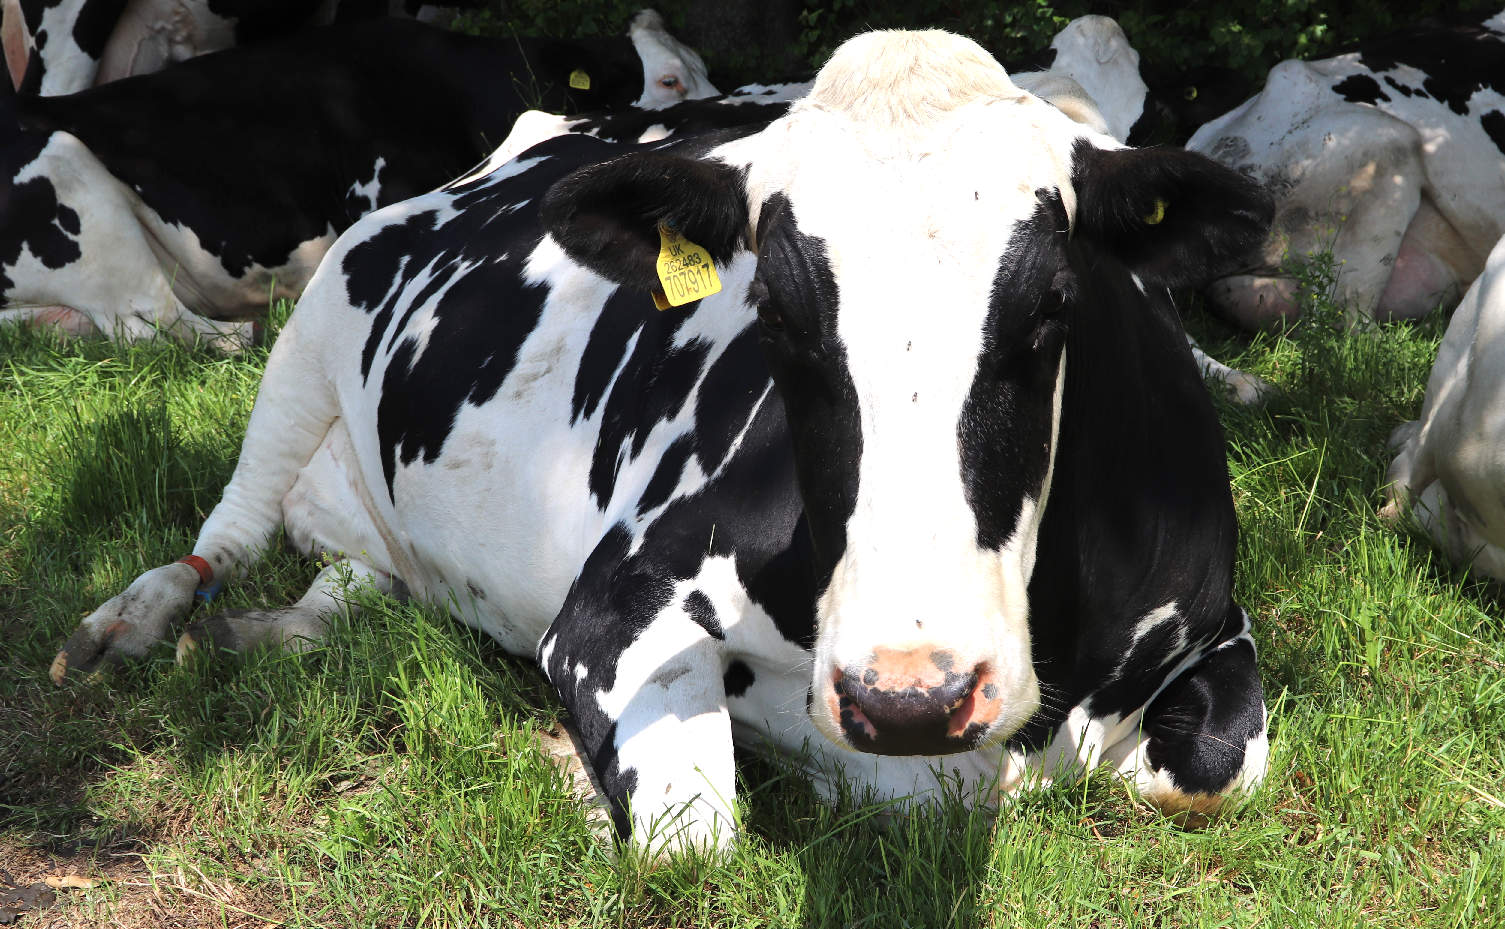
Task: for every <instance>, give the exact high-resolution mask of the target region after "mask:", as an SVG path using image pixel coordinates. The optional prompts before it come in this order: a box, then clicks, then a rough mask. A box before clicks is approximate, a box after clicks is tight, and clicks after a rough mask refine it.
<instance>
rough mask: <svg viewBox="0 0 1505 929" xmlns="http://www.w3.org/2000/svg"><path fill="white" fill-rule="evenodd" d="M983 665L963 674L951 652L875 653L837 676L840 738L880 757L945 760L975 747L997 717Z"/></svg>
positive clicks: (994, 693) (993, 688)
mask: <svg viewBox="0 0 1505 929" xmlns="http://www.w3.org/2000/svg"><path fill="white" fill-rule="evenodd" d="M990 678H991V674H990V673H989V667H988V664H987V663H986V662H979V663H978V664H976V665H975V666H973V667H972V668H971V669H969V670H962V669H961V668H960V667H959V666H958V663H957V661H956V656H955V654H954V653H952V652H950V651H949V650H946V649H933V648H922V649H912V650H904V651H895V650H886V649H878V650H876V651H875V652H874V653H873V655H872V656H870V658H869V660H868V661H867V662H866V663H865V664H864V665H860V666H849V667H847V668H845V669H837V670H835V671H834V672H833V673H832V680H831V683H832V685H833V687H834V689H835V691H836V697H837V711H838V714H839V718H840V723H841V729H842V732H843V733H844V734H845V735H846V737H847V739H848V741H849V742H850V743H851V744H852V746H853V747H854V748H857V749H860V750H862V751H867V752H875V753H877V754H882V755H944V754H948V753H950V752H959V751H965V750H967V749H970V748H975V747H976V746H977V743H978V741H979V739H980V738H981V737H982V735H983V734H984V733H985V732H986V731H987V730H988V729H989V727H990V726H991V724H992V723H993V721H994V720H996V719H997V718H998V716H999V713H1000V711H1001V710H1002V707H1001V706H1000V705H998V704H999V701H998V700H997V699H996V696H997V691H998V689H997V687H996V686H994V685H993V684H992V682H991V680H990Z"/></svg>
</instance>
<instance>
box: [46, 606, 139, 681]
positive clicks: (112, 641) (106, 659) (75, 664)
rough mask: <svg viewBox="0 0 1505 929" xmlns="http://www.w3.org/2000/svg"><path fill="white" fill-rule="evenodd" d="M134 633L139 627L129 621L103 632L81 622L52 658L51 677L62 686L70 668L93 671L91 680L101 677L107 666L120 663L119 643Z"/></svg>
mask: <svg viewBox="0 0 1505 929" xmlns="http://www.w3.org/2000/svg"><path fill="white" fill-rule="evenodd" d="M133 632H135V629H133V628H132V627H131V624H130V623H128V622H126V621H125V620H117V621H115V622H114V623H111V624H110V625H109V626H107V627H105V629H104V630H103V632H100V633H96V632H95V627H93V626H90V625H87V624H83V625H80V626H79V627H78V628H77V629H76V630H74V632H73V635H71V636H69V637H68V641H67V642H65V643H64V644H63V647H62V648H61V649H60V650H59V651H58V653H57V656H56V657H54V658H53V659H52V664H51V665H50V666H48V668H47V676H48V677H49V678H51V679H52V683H54V684H56V685H57V686H59V687H61V686H62V685H63V682H64V681H65V680H66V679H67V677H68V671H69V669H72V670H74V671H82V672H86V673H87V672H93V673H92V674H91V679H97V678H98V677H100V676H101V673H102V672H103V670H104V668H105V666H108V665H112V664H118V663H119V662H120V660H121V654H120V652H118V651H117V650H116V649H115V646H116V644H117V643H119V642H121V641H122V640H124V639H127V638H129V637H130V635H131V634H132V633H133Z"/></svg>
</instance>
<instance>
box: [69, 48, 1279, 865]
mask: <svg viewBox="0 0 1505 929" xmlns="http://www.w3.org/2000/svg"><path fill="white" fill-rule="evenodd" d="M1269 212H1270V206H1269V203H1268V200H1267V199H1266V198H1265V196H1264V194H1263V193H1262V192H1261V191H1260V190H1259V188H1258V187H1257V186H1256V185H1254V184H1253V183H1252V182H1250V181H1247V180H1246V179H1244V178H1242V177H1240V176H1238V175H1237V174H1235V173H1233V172H1231V171H1228V170H1227V169H1224V168H1222V167H1220V166H1218V165H1215V164H1213V163H1212V162H1210V161H1208V160H1206V159H1204V158H1202V157H1201V156H1197V155H1192V154H1189V153H1186V152H1181V151H1175V150H1134V149H1126V148H1122V147H1120V146H1119V144H1118V143H1117V142H1115V141H1114V140H1113V139H1111V138H1110V137H1107V136H1104V135H1101V134H1098V133H1095V132H1092V131H1091V130H1088V129H1086V128H1084V127H1083V126H1081V125H1080V124H1078V123H1075V122H1072V121H1071V120H1069V119H1067V118H1066V117H1065V116H1063V115H1062V114H1061V113H1060V112H1059V111H1057V110H1055V109H1053V108H1052V107H1050V106H1048V105H1046V104H1045V103H1043V102H1041V101H1040V100H1038V99H1037V98H1035V97H1033V96H1031V95H1029V94H1026V93H1024V92H1022V91H1020V90H1019V89H1018V88H1016V87H1015V86H1014V85H1013V84H1012V83H1011V82H1010V80H1009V79H1008V76H1007V75H1006V74H1005V73H1004V71H1003V69H1002V68H1001V67H999V66H998V64H997V63H996V62H994V61H993V59H992V58H991V57H990V56H988V54H987V53H986V52H985V51H984V50H983V49H981V48H980V47H978V46H977V45H976V44H974V43H972V42H970V41H969V40H966V39H963V38H960V37H958V36H953V35H950V34H948V33H944V32H936V31H932V32H919V33H906V32H876V33H869V34H867V35H863V36H859V37H857V38H854V39H852V40H850V41H848V42H847V43H846V44H844V45H843V46H842V47H841V48H840V49H838V51H837V52H836V54H835V56H834V57H833V58H832V59H831V61H830V62H829V63H828V64H827V65H826V67H825V68H824V69H822V71H821V72H820V74H819V75H818V77H817V80H816V83H815V87H814V89H813V90H812V91H811V93H810V94H809V95H808V96H807V97H806V98H804V99H803V100H801V101H799V102H798V103H796V104H795V105H794V106H793V107H792V108H791V109H790V111H789V113H788V115H786V116H784V117H782V118H780V119H778V120H775V121H774V122H772V123H771V124H769V125H767V126H766V127H762V128H757V127H751V128H745V129H742V130H732V131H727V132H724V133H719V134H714V135H709V136H701V137H696V138H690V139H684V140H670V141H667V142H663V143H657V144H653V145H648V146H623V145H614V144H610V143H605V142H602V141H600V140H597V139H593V138H590V137H586V136H581V135H567V136H563V137H560V138H557V139H553V140H550V141H548V142H546V143H544V144H542V145H540V146H538V147H536V148H534V149H532V150H530V151H528V152H525V153H524V154H523V156H522V157H520V158H518V159H517V160H515V161H512V162H509V163H507V164H505V165H502V166H500V167H498V168H497V169H496V170H494V171H492V172H491V173H489V174H487V175H485V176H481V177H475V178H471V179H466V180H463V181H461V182H457V183H455V184H452V185H450V186H449V187H447V188H445V189H443V190H440V191H437V192H435V193H432V194H429V195H427V196H423V197H418V198H416V199H413V200H410V201H408V202H406V203H403V204H399V205H396V206H393V207H390V208H387V209H385V210H382V211H380V212H378V213H375V214H373V215H371V216H368V217H367V218H365V219H364V220H362V221H361V222H360V223H359V224H358V225H357V226H356V227H354V228H353V229H352V230H350V231H349V232H348V233H347V234H346V235H345V236H343V237H342V238H341V240H340V241H339V243H337V245H336V246H335V248H334V249H333V250H332V251H331V252H330V254H329V255H328V257H327V258H326V259H325V261H324V263H323V264H322V265H321V266H320V269H319V272H318V273H317V274H316V275H315V277H314V280H313V281H312V282H311V283H310V285H309V288H308V290H307V292H306V293H305V294H304V296H303V299H302V301H301V302H300V304H299V307H298V309H297V311H296V312H295V313H294V314H293V316H292V318H291V321H290V322H289V324H288V325H287V327H286V328H285V329H284V330H283V332H282V335H281V336H280V338H279V340H278V342H277V344H276V346H275V347H274V349H273V352H272V357H271V359H270V361H269V363H268V366H267V370H266V374H265V377H264V379H263V382H262V387H261V393H260V395H259V397H258V398H257V401H256V407H255V410H254V412H253V413H252V416H251V423H250V427H249V430H248V432H247V435H246V440H245V444H244V446H243V448H242V451H241V457H240V461H239V463H238V464H237V467H236V470H235V475H234V477H233V479H232V480H231V482H230V485H229V486H228V487H227V488H226V490H225V494H224V497H223V498H222V500H221V501H220V503H219V504H218V505H217V506H216V508H215V509H214V511H213V513H212V514H211V515H210V517H209V519H208V521H207V522H206V523H205V525H204V527H203V529H202V530H201V532H200V535H199V537H198V541H197V543H196V544H195V546H194V552H193V554H192V555H191V556H188V557H187V558H185V559H184V561H182V562H178V563H174V564H169V565H165V566H162V567H158V568H155V569H152V570H150V571H147V572H146V573H145V574H143V575H141V577H140V578H139V579H137V580H136V581H135V582H133V583H132V584H131V586H130V587H129V589H127V590H126V591H125V592H124V593H122V594H121V595H119V596H118V597H116V598H114V599H113V600H110V601H109V602H107V603H105V604H104V605H103V606H101V607H100V608H99V609H98V610H97V611H96V612H94V613H93V614H91V615H90V616H88V617H87V618H85V619H84V620H83V622H82V624H81V625H80V626H79V628H78V630H77V631H76V632H75V633H74V634H73V636H72V637H71V638H70V639H69V640H68V642H67V643H66V644H65V645H64V646H63V649H62V650H61V652H60V653H59V654H58V656H57V658H56V660H55V661H54V663H53V667H52V674H53V678H54V680H57V681H59V682H61V681H63V679H64V677H65V675H66V673H67V671H68V670H69V669H89V668H92V667H94V666H96V665H97V664H99V663H100V662H101V661H113V660H117V659H119V658H121V657H122V656H127V655H140V654H143V653H145V652H146V651H147V650H148V649H149V648H151V647H152V646H153V645H154V644H155V643H157V642H159V641H161V640H162V639H163V638H164V637H165V636H166V634H167V632H168V630H169V627H170V625H171V624H172V623H173V622H174V621H176V620H177V619H179V618H181V617H182V616H184V615H185V614H186V613H187V612H188V610H189V608H190V607H191V605H192V604H193V602H194V598H195V592H196V591H198V590H205V591H208V590H211V589H212V588H213V586H214V585H217V584H219V583H220V582H221V581H223V580H229V579H232V578H234V577H236V576H238V575H241V574H243V573H245V572H246V571H248V570H250V568H251V567H252V565H253V563H254V561H255V559H256V557H257V553H259V552H260V551H261V550H262V549H263V548H264V547H265V546H266V545H267V544H268V543H269V541H270V540H271V539H272V538H273V536H274V534H275V532H276V531H277V529H278V527H279V526H283V527H285V528H286V531H287V533H288V537H289V538H290V539H291V540H292V541H293V543H294V544H295V545H296V546H297V547H298V548H300V549H302V550H304V551H309V552H319V551H323V552H332V553H343V554H344V555H345V556H346V558H347V561H345V562H343V563H342V565H336V566H332V567H330V568H329V569H328V570H326V571H324V572H323V573H322V574H320V575H319V577H318V579H317V580H316V581H315V583H314V584H313V586H312V588H311V589H310V590H309V592H308V593H307V595H306V596H305V597H304V598H303V599H302V600H301V601H300V602H299V603H298V604H297V605H295V606H293V607H290V608H287V609H281V610H272V611H268V612H255V613H250V614H239V615H231V614H224V615H220V616H215V617H211V618H209V619H207V620H205V621H202V622H200V623H197V624H195V625H193V626H191V627H190V628H189V630H188V631H187V632H186V633H185V635H184V637H183V638H182V639H181V640H180V642H179V649H180V655H181V654H183V653H185V652H188V651H191V650H193V649H194V648H196V647H198V646H199V645H200V643H202V642H204V641H206V640H211V641H213V642H214V643H216V644H217V645H221V646H229V647H233V648H237V649H243V648H249V647H252V646H255V645H258V644H261V643H282V644H284V645H297V644H298V643H300V642H302V641H304V640H317V639H318V638H319V637H320V636H321V635H322V633H323V630H324V626H325V621H326V619H327V617H328V616H329V615H330V614H331V613H333V612H334V611H335V610H337V609H340V606H339V592H338V591H339V580H338V579H339V577H340V576H341V575H342V574H344V575H347V576H353V577H355V578H358V579H362V580H366V581H369V582H371V583H372V584H375V585H376V586H377V587H379V588H384V589H385V588H391V587H392V586H393V585H395V584H396V582H397V581H399V580H400V581H401V582H402V583H403V584H404V585H405V586H406V587H407V589H409V590H410V591H412V592H413V593H414V594H415V595H417V596H420V597H423V598H426V599H429V600H432V601H433V602H436V603H445V604H448V605H449V607H450V609H451V610H452V612H453V613H454V615H455V616H456V617H457V618H459V619H460V620H461V621H462V622H465V623H467V624H469V625H472V626H474V627H476V628H477V629H480V630H483V631H485V632H487V633H488V634H490V635H492V636H494V637H495V638H496V639H497V640H498V641H499V642H500V643H502V645H503V646H504V647H506V648H507V649H508V650H509V651H512V652H514V653H516V654H520V655H529V656H536V657H537V660H538V661H539V662H540V664H541V665H542V667H543V669H544V671H545V673H546V674H547V676H548V677H549V679H550V680H551V681H552V682H553V684H554V686H555V687H556V688H557V689H558V692H559V695H560V698H561V699H562V701H563V702H564V704H565V706H566V707H568V709H569V711H570V714H571V716H572V717H573V719H574V722H575V724H576V725H577V726H578V729H579V735H580V737H581V741H582V743H583V745H584V746H585V748H586V750H587V754H588V756H589V760H590V762H591V763H592V765H593V766H594V768H595V770H596V772H597V774H598V775H600V779H601V782H602V784H603V786H604V790H605V792H606V794H607V796H608V798H609V800H610V801H611V804H612V808H613V810H614V817H615V822H616V825H617V828H618V830H619V832H620V834H621V835H622V836H624V837H628V836H630V837H631V838H632V839H633V840H635V841H638V842H641V843H644V844H646V845H650V846H655V847H657V846H664V847H669V848H682V847H685V846H698V845H712V846H718V847H719V846H724V845H725V844H726V843H727V842H729V841H730V840H731V839H732V837H733V836H732V834H733V828H734V823H735V812H734V803H735V798H736V783H735V779H734V775H733V752H732V743H733V739H734V738H743V739H746V740H748V741H750V742H752V743H754V744H771V745H774V746H778V747H781V748H785V749H788V750H791V751H795V752H800V751H806V752H808V754H807V755H806V756H805V757H807V758H808V759H809V761H810V764H811V771H812V774H813V776H814V777H815V779H816V782H817V783H818V784H820V785H822V787H823V788H824V789H830V788H832V786H833V785H834V784H835V783H836V779H837V778H839V777H844V778H847V779H849V780H850V781H851V782H853V783H854V784H855V785H856V786H857V787H858V788H859V789H862V788H871V789H872V790H873V791H876V792H877V794H878V795H879V796H884V797H890V798H893V799H895V801H896V802H900V803H910V802H927V801H930V800H932V799H934V798H935V797H936V796H938V795H939V794H940V793H941V792H942V791H941V788H940V784H939V781H938V778H944V779H945V782H946V784H947V786H948V788H959V789H960V790H961V791H962V793H963V795H964V796H966V797H967V798H969V799H970V800H971V801H973V802H978V803H990V802H996V801H997V800H999V799H1000V798H1002V797H1003V796H1006V795H1008V794H1011V793H1013V792H1015V791H1018V790H1021V789H1024V788H1027V787H1033V786H1038V785H1041V784H1048V783H1050V782H1052V781H1054V780H1058V779H1069V778H1074V777H1077V776H1080V775H1081V774H1082V772H1084V771H1085V770H1088V769H1092V768H1095V767H1097V766H1099V765H1106V766H1108V767H1110V768H1112V769H1115V770H1117V771H1119V772H1121V773H1122V775H1123V776H1125V777H1126V778H1129V779H1130V780H1131V781H1132V782H1133V783H1134V784H1136V785H1137V787H1138V789H1139V791H1140V792H1141V793H1142V794H1143V795H1144V796H1146V797H1147V798H1149V799H1150V800H1151V801H1153V802H1154V803H1156V804H1158V805H1159V806H1161V807H1162V808H1164V809H1166V810H1173V811H1174V810H1185V809H1196V810H1208V809H1211V808H1214V807H1216V806H1217V805H1218V804H1219V803H1220V801H1222V799H1223V798H1224V797H1225V796H1227V795H1228V794H1230V793H1232V792H1236V791H1239V790H1243V789H1247V788H1250V787H1252V786H1253V785H1254V784H1255V783H1257V782H1258V780H1259V779H1260V778H1261V776H1262V773H1263V771H1264V767H1265V756H1266V737H1265V711H1264V704H1263V698H1262V691H1261V686H1260V681H1259V675H1258V672H1257V669H1256V663H1255V650H1254V644H1253V641H1252V639H1251V637H1250V631H1249V620H1248V617H1247V616H1246V615H1245V613H1244V611H1243V610H1241V609H1240V608H1239V607H1238V606H1237V605H1236V604H1235V603H1234V602H1233V601H1232V599H1231V584H1232V574H1233V553H1234V546H1235V537H1236V532H1237V528H1236V524H1235V519H1234V512H1233V505H1232V499H1231V495H1230V492H1229V486H1228V475H1227V470H1226V465H1225V462H1224V451H1223V443H1222V436H1221V432H1220V430H1219V427H1218V424H1217V420H1216V417H1215V415H1214V412H1213V409H1212V406H1211V403H1210V401H1209V399H1208V395H1207V392H1206V390H1205V389H1204V388H1203V385H1202V382H1201V380H1200V378H1199V377H1198V374H1197V370H1196V368H1195V366H1194V365H1193V364H1192V360H1191V356H1190V354H1189V353H1188V351H1187V348H1186V343H1185V341H1184V339H1183V338H1182V335H1181V329H1180V326H1179V323H1178V321H1177V319H1176V317H1175V314H1174V312H1173V310H1172V308H1171V307H1170V305H1169V303H1168V300H1167V299H1166V298H1165V290H1164V288H1165V287H1167V286H1171V285H1182V284H1190V283H1195V282H1197V281H1199V280H1201V279H1203V278H1205V277H1208V276H1210V275H1213V274H1216V273H1217V272H1218V271H1220V270H1222V269H1224V268H1226V267H1228V266H1229V265H1230V264H1236V263H1237V262H1238V261H1240V260H1241V259H1242V257H1243V253H1244V252H1245V251H1246V250H1247V249H1249V248H1252V247H1254V246H1256V245H1257V244H1258V243H1259V241H1260V240H1261V239H1262V237H1263V235H1264V233H1265V229H1266V227H1267V224H1268V221H1269ZM665 230H672V232H666V231H665ZM681 238H682V240H683V243H693V244H694V245H696V246H699V247H700V248H701V249H703V250H704V251H705V252H706V253H707V254H708V256H709V259H708V261H709V260H713V261H714V268H715V270H716V272H717V274H718V275H719V283H720V290H719V291H717V292H715V293H713V294H709V295H706V296H704V297H703V298H702V299H698V300H694V301H692V302H690V303H688V304H685V305H683V306H679V307H676V308H670V309H668V310H666V311H663V312H659V311H656V310H654V309H653V305H652V303H651V302H650V299H649V294H650V291H656V290H661V289H663V288H664V287H665V286H666V285H665V284H664V283H663V282H662V281H661V280H660V278H659V276H658V274H657V273H656V272H655V267H656V266H657V265H658V264H659V263H661V262H663V263H666V264H667V265H668V267H669V270H668V273H669V274H670V275H671V281H670V284H669V285H668V290H669V293H670V294H671V295H672V294H674V293H676V292H678V285H680V284H683V283H684V280H685V278H684V276H683V275H686V274H689V275H693V277H694V280H696V281H699V282H701V283H705V280H706V277H708V271H707V268H706V267H705V266H704V265H703V264H697V263H696V262H695V261H693V260H691V261H689V262H688V263H686V260H685V259H686V255H685V254H684V252H683V248H684V247H686V246H685V245H684V244H683V243H682V242H681V241H680V239H681ZM676 248H679V249H681V251H680V252H679V253H678V258H677V259H676V257H675V255H676V253H675V251H674V250H675V249H676ZM666 256H667V257H666ZM707 286H709V285H708V284H707Z"/></svg>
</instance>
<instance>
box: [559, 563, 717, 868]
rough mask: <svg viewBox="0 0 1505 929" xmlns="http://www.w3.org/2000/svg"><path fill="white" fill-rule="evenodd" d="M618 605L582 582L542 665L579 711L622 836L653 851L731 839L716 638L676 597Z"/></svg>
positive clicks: (713, 846) (583, 736)
mask: <svg viewBox="0 0 1505 929" xmlns="http://www.w3.org/2000/svg"><path fill="white" fill-rule="evenodd" d="M653 599H658V598H656V597H655V598H653ZM623 606H624V604H623V603H622V601H621V598H619V597H602V598H597V597H594V596H589V595H584V596H583V595H582V592H581V587H580V585H577V587H576V590H575V591H574V592H573V593H572V595H571V597H570V599H569V601H567V603H566V604H565V607H564V609H563V610H562V611H561V612H560V615H559V617H558V618H557V619H555V621H554V625H553V626H552V627H551V628H550V629H549V631H548V633H547V634H546V635H545V636H544V638H543V640H542V642H541V643H540V645H539V663H540V664H541V665H542V666H543V668H544V671H545V673H546V674H547V675H548V677H549V679H550V681H552V682H553V684H554V686H555V688H557V689H558V691H559V695H560V697H561V699H562V700H563V701H564V704H565V706H566V707H567V708H568V709H569V711H570V714H571V715H572V716H573V717H574V721H575V725H576V729H577V731H578V733H579V735H580V741H581V742H582V743H583V746H584V748H585V751H586V754H587V756H588V759H589V761H590V763H591V765H592V767H593V768H594V769H595V772H596V776H597V779H598V781H599V783H600V784H601V787H602V790H603V791H604V792H605V794H606V799H607V800H608V802H609V803H610V805H611V811H612V822H613V824H614V825H615V827H616V832H617V836H618V837H619V838H620V839H622V840H624V841H625V840H628V839H630V840H631V841H632V842H633V844H634V845H636V846H638V847H639V848H641V849H643V850H645V851H647V852H648V853H649V854H657V853H660V852H670V853H674V852H681V851H685V850H687V849H691V848H698V849H704V850H719V849H724V848H727V847H729V846H730V844H731V843H732V841H733V839H734V835H735V828H736V815H735V787H736V782H735V769H734V766H733V759H732V732H731V719H730V717H729V716H728V714H727V700H726V688H725V685H724V683H723V679H722V676H723V673H724V668H723V667H722V654H721V648H720V645H721V643H720V641H719V640H717V639H716V638H713V637H712V635H711V634H710V633H708V632H707V630H706V629H704V628H702V627H701V626H699V625H697V624H696V623H695V622H694V621H693V620H691V619H690V617H689V616H688V615H687V614H686V612H685V610H684V608H683V606H682V605H681V602H680V600H679V599H678V598H675V599H673V600H671V602H670V603H669V604H668V605H666V606H663V607H661V608H658V609H657V610H656V611H655V612H653V613H652V615H643V616H632V615H628V614H629V613H630V611H631V604H630V603H629V604H625V607H626V608H625V609H623Z"/></svg>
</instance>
